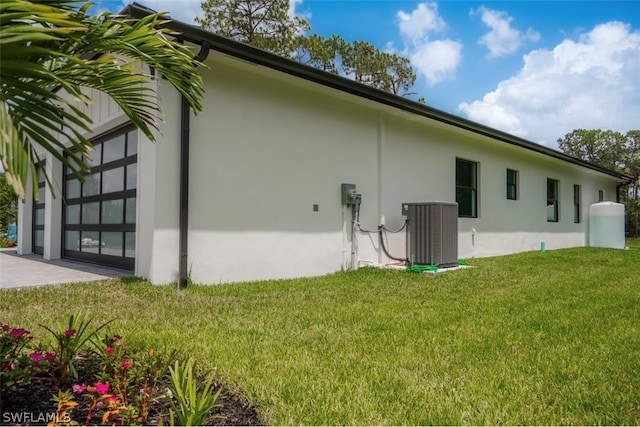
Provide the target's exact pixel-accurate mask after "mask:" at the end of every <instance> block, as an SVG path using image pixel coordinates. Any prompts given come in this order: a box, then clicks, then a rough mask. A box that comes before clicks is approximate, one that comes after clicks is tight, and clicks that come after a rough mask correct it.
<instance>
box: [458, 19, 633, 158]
mask: <svg viewBox="0 0 640 427" xmlns="http://www.w3.org/2000/svg"><path fill="white" fill-rule="evenodd" d="M523 59H524V64H523V67H522V69H521V70H520V71H519V72H518V74H517V75H515V76H513V77H511V78H509V79H507V80H504V81H502V82H500V83H499V84H498V87H497V88H496V89H495V90H494V91H492V92H490V93H487V94H486V95H485V96H484V97H483V98H482V99H481V100H475V101H472V102H462V103H460V105H459V106H458V110H459V111H461V112H462V113H464V114H465V115H466V116H467V117H468V118H469V119H471V120H474V121H478V122H481V123H484V124H486V125H488V126H492V127H495V128H497V129H501V130H504V131H506V132H510V133H513V134H515V135H519V136H523V137H527V138H528V139H530V140H532V141H535V142H539V143H542V144H545V145H548V146H551V147H553V148H557V143H556V140H557V139H558V138H561V137H563V136H564V135H565V134H567V133H569V132H571V131H572V130H573V129H577V128H586V129H612V130H617V131H621V132H626V131H628V130H630V129H637V128H638V117H640V98H638V94H639V93H640V79H638V76H640V31H638V30H632V29H631V27H630V26H629V25H626V24H623V23H621V22H609V23H606V24H601V25H598V26H597V27H595V28H594V29H593V30H592V31H590V32H588V33H586V34H583V35H582V36H580V37H579V39H578V41H573V40H568V39H567V40H564V41H563V42H562V43H560V44H558V45H557V46H556V47H555V48H554V49H553V50H548V49H539V50H535V51H532V52H530V53H529V54H527V55H525V56H524V58H523Z"/></svg>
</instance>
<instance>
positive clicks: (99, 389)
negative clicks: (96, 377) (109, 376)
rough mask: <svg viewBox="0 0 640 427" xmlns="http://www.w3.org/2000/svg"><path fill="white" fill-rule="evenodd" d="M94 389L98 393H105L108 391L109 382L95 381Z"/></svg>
mask: <svg viewBox="0 0 640 427" xmlns="http://www.w3.org/2000/svg"><path fill="white" fill-rule="evenodd" d="M94 386H95V388H96V391H97V392H98V393H100V394H105V393H106V392H108V391H109V384H105V383H101V382H97V383H95V384H94Z"/></svg>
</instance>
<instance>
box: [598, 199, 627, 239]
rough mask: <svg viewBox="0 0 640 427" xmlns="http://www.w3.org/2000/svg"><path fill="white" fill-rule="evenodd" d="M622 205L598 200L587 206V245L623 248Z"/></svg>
mask: <svg viewBox="0 0 640 427" xmlns="http://www.w3.org/2000/svg"><path fill="white" fill-rule="evenodd" d="M624 245H625V241H624V205H623V204H621V203H614V202H600V203H594V204H593V205H591V206H589V246H592V247H596V248H615V249H624Z"/></svg>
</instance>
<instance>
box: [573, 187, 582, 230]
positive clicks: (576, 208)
mask: <svg viewBox="0 0 640 427" xmlns="http://www.w3.org/2000/svg"><path fill="white" fill-rule="evenodd" d="M581 222H582V187H581V186H580V185H578V184H573V223H574V224H580V223H581Z"/></svg>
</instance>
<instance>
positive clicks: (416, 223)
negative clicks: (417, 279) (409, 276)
mask: <svg viewBox="0 0 640 427" xmlns="http://www.w3.org/2000/svg"><path fill="white" fill-rule="evenodd" d="M402 216H403V218H404V219H406V220H407V222H408V224H407V247H408V251H409V254H408V255H409V260H410V261H411V264H421V265H439V266H440V267H441V268H446V267H455V266H457V265H458V204H457V203H450V202H424V203H403V204H402Z"/></svg>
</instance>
